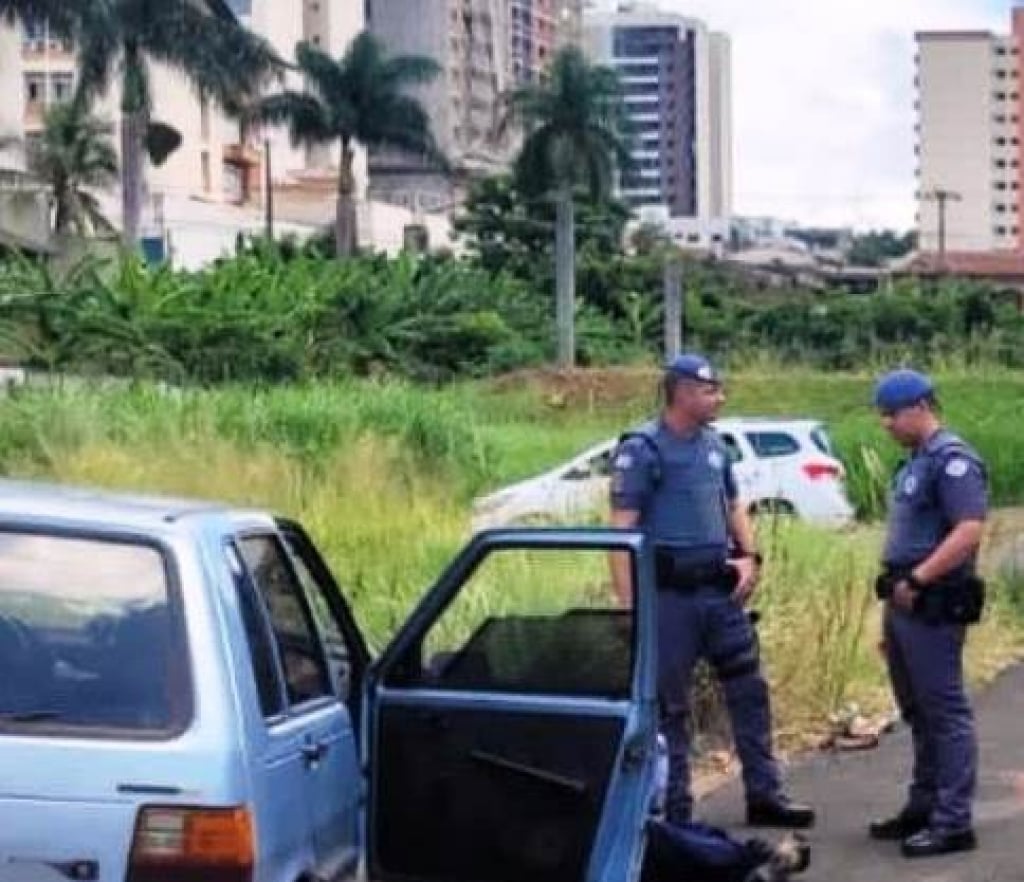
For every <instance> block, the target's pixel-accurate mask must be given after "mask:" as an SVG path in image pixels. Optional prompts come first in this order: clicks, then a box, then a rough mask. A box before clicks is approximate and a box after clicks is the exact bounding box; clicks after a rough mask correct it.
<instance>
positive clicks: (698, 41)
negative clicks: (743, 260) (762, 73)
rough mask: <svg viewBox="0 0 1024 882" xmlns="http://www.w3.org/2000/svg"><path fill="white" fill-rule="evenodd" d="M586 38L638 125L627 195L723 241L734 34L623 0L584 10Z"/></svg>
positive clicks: (670, 220) (624, 179)
mask: <svg viewBox="0 0 1024 882" xmlns="http://www.w3.org/2000/svg"><path fill="white" fill-rule="evenodd" d="M584 44H585V47H586V50H587V52H588V53H589V54H590V55H591V57H592V58H593V59H594V60H595V61H597V62H599V63H602V64H606V65H608V66H610V67H612V68H614V69H615V70H616V71H617V72H618V74H619V77H620V80H621V83H622V87H623V91H624V95H625V103H626V112H627V116H628V119H629V123H630V127H631V129H632V132H633V149H632V164H631V167H630V168H629V169H627V170H625V171H624V172H623V173H622V174H621V175H620V178H619V191H620V195H621V197H622V199H623V200H624V201H625V202H626V203H627V204H629V205H630V206H632V207H633V208H634V209H636V210H637V212H638V214H639V215H640V217H641V218H642V219H643V220H646V221H651V222H656V223H660V224H662V225H663V226H665V227H666V228H668V229H669V230H670V231H671V232H672V233H673V235H674V237H675V238H676V239H677V240H681V241H682V242H683V243H684V244H690V245H704V246H706V245H709V244H713V243H719V244H720V243H724V242H725V240H726V238H727V236H728V227H729V216H730V215H731V213H732V119H731V117H732V87H731V57H730V52H731V49H730V41H729V38H728V37H727V36H726V35H725V34H721V33H717V32H714V31H711V30H709V29H708V27H707V26H706V25H705V24H704V23H703V22H701V21H699V20H697V19H692V18H686V17H683V16H680V15H676V14H674V13H669V12H664V11H661V10H659V9H658V8H656V7H653V6H648V5H643V4H634V3H626V2H621V3H619V4H618V6H617V7H616V8H614V9H613V10H612V11H600V12H587V13H586V14H585V17H584Z"/></svg>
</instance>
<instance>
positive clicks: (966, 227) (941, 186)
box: [915, 8, 1024, 252]
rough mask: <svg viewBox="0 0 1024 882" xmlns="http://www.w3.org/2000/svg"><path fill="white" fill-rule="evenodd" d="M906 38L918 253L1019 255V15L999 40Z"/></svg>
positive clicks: (1023, 31) (1022, 240)
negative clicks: (910, 47)
mask: <svg viewBox="0 0 1024 882" xmlns="http://www.w3.org/2000/svg"><path fill="white" fill-rule="evenodd" d="M916 37H917V57H916V67H917V75H916V80H915V82H916V86H917V102H916V109H917V125H916V134H917V145H916V153H917V200H918V213H917V220H918V227H919V230H920V248H921V250H922V251H924V252H997V251H1004V252H1005V251H1021V250H1024V189H1022V185H1024V177H1022V175H1024V152H1022V146H1021V144H1022V139H1024V98H1022V91H1024V90H1022V87H1021V76H1022V70H1021V65H1022V53H1024V9H1021V8H1016V9H1014V10H1013V14H1012V23H1011V31H1010V33H1009V34H1007V35H997V34H992V33H989V32H986V31H922V32H919V33H918V34H917V35H916Z"/></svg>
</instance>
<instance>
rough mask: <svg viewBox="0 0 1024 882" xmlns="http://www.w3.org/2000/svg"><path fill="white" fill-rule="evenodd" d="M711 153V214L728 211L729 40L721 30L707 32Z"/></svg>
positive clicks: (730, 183)
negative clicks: (718, 31) (719, 31)
mask: <svg viewBox="0 0 1024 882" xmlns="http://www.w3.org/2000/svg"><path fill="white" fill-rule="evenodd" d="M708 60H709V73H708V75H709V79H710V96H709V97H710V102H711V103H710V107H709V119H708V129H709V133H708V138H709V141H710V148H709V150H710V157H711V194H710V202H709V204H708V214H709V215H710V216H711V217H730V216H731V215H732V192H733V181H732V171H733V168H732V44H731V42H730V40H729V38H728V37H727V36H726V35H725V34H721V33H715V32H712V33H710V34H709V35H708Z"/></svg>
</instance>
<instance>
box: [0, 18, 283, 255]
mask: <svg viewBox="0 0 1024 882" xmlns="http://www.w3.org/2000/svg"><path fill="white" fill-rule="evenodd" d="M5 2H6V3H18V2H25V0H0V3H5ZM30 2H32V3H35V4H44V3H57V4H60V3H64V2H66V0H30ZM77 2H78V3H79V4H80V8H78V9H77V10H76V14H75V16H74V18H75V21H74V31H73V35H74V37H75V39H76V41H77V44H78V58H79V84H78V90H77V93H76V98H75V100H76V101H81V102H85V103H89V102H90V101H91V100H92V98H94V97H95V96H96V95H98V94H100V93H102V92H105V91H106V90H107V88H108V86H109V85H110V80H111V77H112V75H113V74H114V72H115V71H116V72H117V75H118V77H119V78H120V81H121V201H122V210H123V220H124V239H125V242H126V243H127V244H128V246H129V247H134V244H135V242H136V241H137V239H138V230H139V220H140V216H141V213H142V189H143V171H144V167H143V150H144V149H146V148H147V147H153V146H154V142H156V141H160V142H162V143H161V146H162V147H164V148H166V136H167V135H168V134H171V133H170V128H169V127H168V126H159V128H158V129H157V128H155V127H154V126H153V124H152V119H151V117H152V111H153V95H152V91H151V88H150V66H151V64H152V63H153V62H159V63H160V64H162V65H165V66H167V67H170V68H172V69H174V70H177V71H179V72H181V73H183V74H184V75H185V76H186V77H188V78H189V79H190V80H191V81H192V83H193V85H194V86H195V87H196V90H197V92H199V93H200V94H201V95H202V96H203V97H204V98H212V99H213V100H215V101H217V102H218V103H219V104H220V105H221V106H222V107H223V108H225V109H227V110H229V111H237V110H239V108H240V104H239V102H240V99H241V98H242V97H243V96H244V95H246V94H251V93H252V92H253V91H254V90H256V89H258V88H260V87H261V86H262V85H263V84H265V83H266V82H267V80H268V78H269V77H270V75H271V74H272V73H273V72H274V71H276V70H277V69H278V67H279V65H280V60H279V59H278V58H277V56H276V55H275V53H274V51H273V49H271V47H270V45H269V44H268V43H267V42H266V41H265V40H263V39H261V38H259V37H257V36H256V35H254V34H252V33H250V32H249V31H247V30H245V29H244V28H243V27H242V26H241V25H239V23H238V21H237V20H236V19H235V18H234V16H233V15H232V14H231V12H230V10H228V9H227V7H226V6H225V5H224V3H223V2H218V0H207V4H206V8H202V6H201V4H199V3H196V2H194V0H77ZM171 137H172V141H173V134H171ZM151 155H153V154H152V151H151Z"/></svg>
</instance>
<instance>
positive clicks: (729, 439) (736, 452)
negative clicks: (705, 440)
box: [721, 432, 743, 462]
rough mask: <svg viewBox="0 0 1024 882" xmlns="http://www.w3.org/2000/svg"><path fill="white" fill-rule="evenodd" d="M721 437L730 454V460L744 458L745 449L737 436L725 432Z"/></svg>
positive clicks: (737, 460)
mask: <svg viewBox="0 0 1024 882" xmlns="http://www.w3.org/2000/svg"><path fill="white" fill-rule="evenodd" d="M721 438H722V443H723V444H724V445H725V449H726V452H727V453H728V454H729V462H740V461H741V460H742V459H743V449H742V448H741V447H740V442H739V441H737V440H736V436H735V435H730V434H729V433H728V432H723V433H722V435H721Z"/></svg>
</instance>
